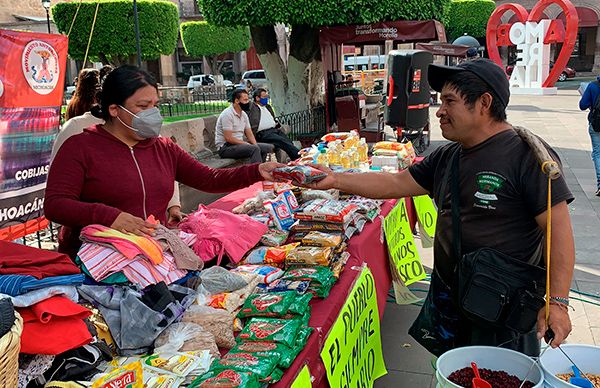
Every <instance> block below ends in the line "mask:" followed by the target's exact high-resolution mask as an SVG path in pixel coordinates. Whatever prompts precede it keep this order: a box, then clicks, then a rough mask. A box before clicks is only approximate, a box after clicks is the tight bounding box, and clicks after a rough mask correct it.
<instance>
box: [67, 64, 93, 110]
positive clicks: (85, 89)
mask: <svg viewBox="0 0 600 388" xmlns="http://www.w3.org/2000/svg"><path fill="white" fill-rule="evenodd" d="M99 90H100V72H99V71H98V70H96V69H83V70H81V71H80V72H79V75H78V76H77V88H76V89H75V93H74V94H73V98H72V99H71V101H70V102H69V105H68V106H67V112H66V113H65V119H66V120H69V119H72V118H73V117H77V116H81V115H82V114H84V113H85V112H89V111H90V109H91V108H92V105H94V104H95V103H96V102H97V97H98V96H97V95H98V91H99Z"/></svg>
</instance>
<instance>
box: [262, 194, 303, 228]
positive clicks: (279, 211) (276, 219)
mask: <svg viewBox="0 0 600 388" xmlns="http://www.w3.org/2000/svg"><path fill="white" fill-rule="evenodd" d="M263 205H264V207H265V209H266V210H267V212H268V213H269V215H270V216H271V219H272V220H273V224H274V225H275V226H276V227H277V229H279V230H289V229H290V228H291V227H292V225H294V222H295V221H294V216H293V215H292V210H291V209H290V206H289V205H288V202H287V200H286V198H285V196H284V195H283V194H280V195H278V196H277V197H275V199H269V200H266V201H264V202H263Z"/></svg>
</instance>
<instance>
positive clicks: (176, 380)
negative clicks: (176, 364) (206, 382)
mask: <svg viewBox="0 0 600 388" xmlns="http://www.w3.org/2000/svg"><path fill="white" fill-rule="evenodd" d="M184 382H185V378H183V377H181V376H176V375H172V374H169V373H159V372H155V371H154V370H151V369H144V386H145V387H152V388H179V387H181V386H182V385H183V383H184Z"/></svg>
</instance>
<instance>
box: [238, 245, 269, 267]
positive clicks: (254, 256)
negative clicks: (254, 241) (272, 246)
mask: <svg viewBox="0 0 600 388" xmlns="http://www.w3.org/2000/svg"><path fill="white" fill-rule="evenodd" d="M266 254H267V247H258V248H254V249H253V250H251V251H250V252H248V254H247V255H246V257H245V258H244V260H242V261H241V263H243V264H264V263H265V255H266Z"/></svg>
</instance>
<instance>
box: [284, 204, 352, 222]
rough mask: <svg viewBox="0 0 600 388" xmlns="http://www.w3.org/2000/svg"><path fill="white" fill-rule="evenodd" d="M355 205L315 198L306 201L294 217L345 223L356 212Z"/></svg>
mask: <svg viewBox="0 0 600 388" xmlns="http://www.w3.org/2000/svg"><path fill="white" fill-rule="evenodd" d="M357 209H358V207H357V206H356V205H353V204H350V203H346V202H342V201H332V200H327V199H315V200H314V201H310V202H308V203H306V204H305V205H304V206H303V207H301V208H300V209H299V210H298V212H297V213H296V214H295V218H296V219H299V220H305V221H323V222H334V223H340V224H343V223H346V222H347V221H349V220H350V219H351V217H352V214H354V212H356V210H357Z"/></svg>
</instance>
